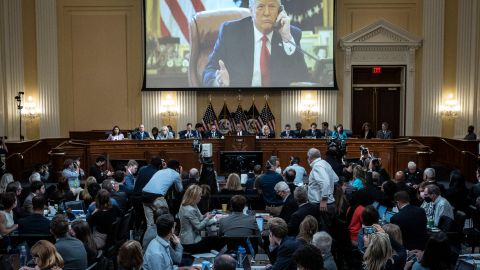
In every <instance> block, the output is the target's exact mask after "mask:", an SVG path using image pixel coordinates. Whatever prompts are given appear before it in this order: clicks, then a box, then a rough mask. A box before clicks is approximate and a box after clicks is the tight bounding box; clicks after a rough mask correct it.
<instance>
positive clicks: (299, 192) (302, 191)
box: [288, 187, 323, 236]
mask: <svg viewBox="0 0 480 270" xmlns="http://www.w3.org/2000/svg"><path fill="white" fill-rule="evenodd" d="M293 198H294V199H295V202H296V203H297V204H298V209H297V211H295V212H294V213H293V214H292V216H291V217H290V221H289V222H288V235H290V236H296V235H297V234H298V230H299V227H300V223H302V221H303V220H304V219H305V217H306V216H308V215H311V216H314V217H315V218H316V219H317V222H318V224H319V225H320V227H321V226H322V225H321V224H322V223H323V222H322V221H321V217H320V209H319V208H318V205H314V204H311V203H309V202H308V195H307V190H306V187H297V188H296V189H295V191H294V192H293Z"/></svg>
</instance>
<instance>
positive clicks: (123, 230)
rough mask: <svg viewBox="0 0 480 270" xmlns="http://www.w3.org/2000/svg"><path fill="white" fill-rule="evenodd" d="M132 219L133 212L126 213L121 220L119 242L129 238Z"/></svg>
mask: <svg viewBox="0 0 480 270" xmlns="http://www.w3.org/2000/svg"><path fill="white" fill-rule="evenodd" d="M131 219H132V212H130V211H129V212H128V213H126V214H125V215H124V216H123V218H122V219H121V220H120V226H119V228H118V234H117V239H116V240H117V242H120V241H124V240H127V239H128V238H129V236H130V233H129V232H130V220H131Z"/></svg>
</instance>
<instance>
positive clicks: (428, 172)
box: [423, 168, 445, 194]
mask: <svg viewBox="0 0 480 270" xmlns="http://www.w3.org/2000/svg"><path fill="white" fill-rule="evenodd" d="M423 182H426V183H427V184H433V185H436V186H437V187H439V188H440V192H441V194H445V187H444V186H443V185H442V184H439V183H438V182H437V180H436V172H435V169H434V168H426V169H425V170H424V171H423Z"/></svg>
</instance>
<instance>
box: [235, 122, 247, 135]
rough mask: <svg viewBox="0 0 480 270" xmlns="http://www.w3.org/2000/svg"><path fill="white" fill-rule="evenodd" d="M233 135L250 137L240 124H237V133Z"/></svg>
mask: <svg viewBox="0 0 480 270" xmlns="http://www.w3.org/2000/svg"><path fill="white" fill-rule="evenodd" d="M232 135H236V136H248V135H250V133H248V131H246V130H244V129H243V125H242V124H240V123H237V124H236V125H235V133H234V134H232Z"/></svg>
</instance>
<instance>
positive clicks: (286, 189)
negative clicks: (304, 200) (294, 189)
mask: <svg viewBox="0 0 480 270" xmlns="http://www.w3.org/2000/svg"><path fill="white" fill-rule="evenodd" d="M273 189H274V190H275V191H277V192H278V191H284V192H288V193H290V188H289V187H288V185H287V183H285V181H280V182H278V183H277V184H276V185H275V187H274V188H273Z"/></svg>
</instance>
